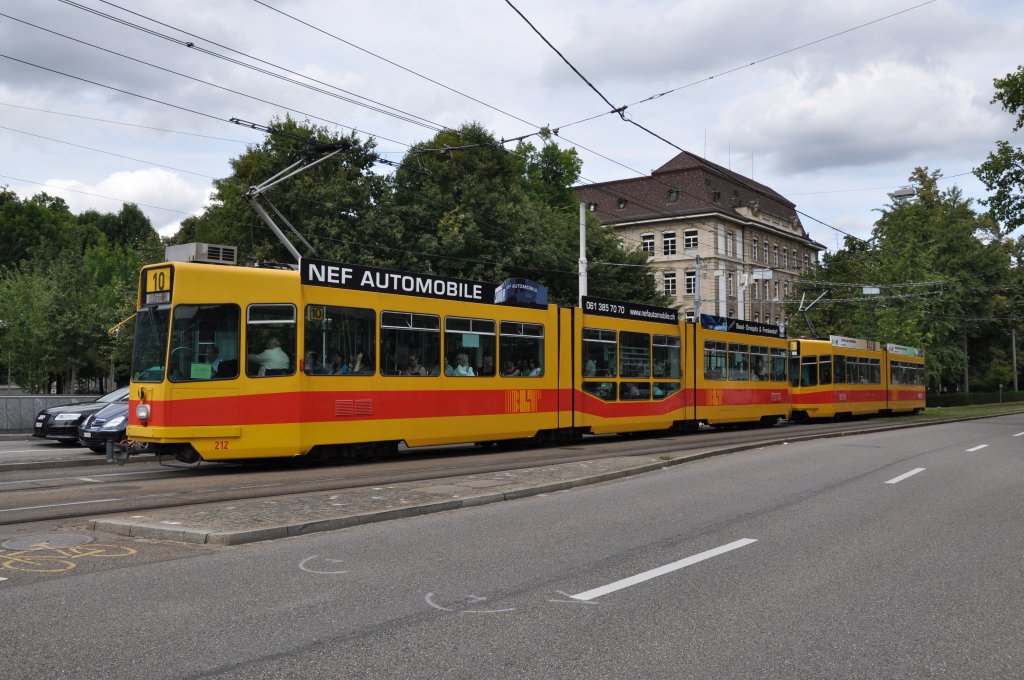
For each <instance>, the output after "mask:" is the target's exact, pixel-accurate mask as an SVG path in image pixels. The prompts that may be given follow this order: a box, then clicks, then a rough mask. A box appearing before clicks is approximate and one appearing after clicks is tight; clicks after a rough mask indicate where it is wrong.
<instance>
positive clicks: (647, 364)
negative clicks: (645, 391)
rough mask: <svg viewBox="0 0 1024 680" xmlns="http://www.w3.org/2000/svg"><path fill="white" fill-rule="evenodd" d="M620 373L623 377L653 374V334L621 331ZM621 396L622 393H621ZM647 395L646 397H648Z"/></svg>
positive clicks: (641, 376)
mask: <svg viewBox="0 0 1024 680" xmlns="http://www.w3.org/2000/svg"><path fill="white" fill-rule="evenodd" d="M619 362H620V365H619V375H621V376H622V377H623V378H649V377H650V376H651V336H650V335H648V334H647V333H633V332H629V331H622V332H621V333H619ZM620 398H621V394H620ZM646 398H647V397H644V399H646Z"/></svg>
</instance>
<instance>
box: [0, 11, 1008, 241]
mask: <svg viewBox="0 0 1024 680" xmlns="http://www.w3.org/2000/svg"><path fill="white" fill-rule="evenodd" d="M513 4H514V5H515V6H516V8H518V9H519V11H521V12H522V13H523V15H525V16H526V17H527V18H528V19H529V20H530V21H531V22H532V23H533V25H534V26H536V28H537V29H538V30H539V31H540V32H541V33H542V34H543V35H544V36H545V37H546V38H547V39H548V40H549V41H550V42H551V43H552V44H553V45H554V46H555V47H557V48H558V49H559V50H560V51H561V52H562V54H564V55H565V57H566V58H567V59H568V60H569V61H571V62H572V63H573V65H575V66H576V68H577V69H579V71H580V72H581V73H582V74H583V75H584V76H586V78H587V79H588V80H589V81H590V82H591V83H592V84H593V85H594V86H595V87H596V89H597V90H599V91H600V92H601V93H602V94H603V95H604V96H605V97H606V98H607V99H608V100H609V101H611V102H612V103H613V104H615V105H616V106H622V105H629V107H628V109H627V110H626V111H627V115H628V116H629V117H631V118H632V119H633V120H635V121H636V122H638V123H640V124H642V125H643V126H645V127H647V128H649V129H651V130H652V131H654V132H656V133H658V134H659V135H660V136H662V137H664V138H665V139H667V140H669V141H670V142H672V143H673V144H675V145H677V146H679V147H682V148H684V149H686V150H688V151H691V152H693V153H696V154H698V155H703V156H706V157H707V158H709V159H710V160H712V161H715V162H717V163H720V164H722V165H725V166H729V167H731V168H732V169H733V170H736V171H738V172H740V173H743V174H745V175H752V176H753V177H754V178H755V179H756V180H758V181H759V182H762V183H765V184H767V185H769V186H771V187H772V188H774V189H776V190H777V191H779V192H780V193H782V194H783V195H785V196H787V197H788V198H789V199H790V200H792V201H793V202H794V203H796V205H797V208H798V209H799V210H800V211H801V212H803V213H805V215H807V216H810V217H804V218H803V222H804V226H805V227H806V228H807V229H808V231H809V232H810V234H811V236H812V237H813V238H815V239H816V240H818V241H819V242H821V243H823V244H825V245H826V246H828V247H830V248H835V247H836V246H837V245H838V244H840V243H841V239H842V233H841V232H846V233H851V234H854V235H858V236H865V235H867V234H868V233H869V232H870V230H871V225H872V223H873V222H874V220H875V219H876V216H877V212H875V211H876V210H877V209H878V208H880V207H882V206H884V205H885V204H886V203H888V202H889V201H890V199H889V197H888V194H889V193H890V192H892V191H894V190H895V189H897V188H899V187H900V186H902V185H904V184H906V181H907V177H908V175H909V174H910V173H911V171H912V170H913V169H914V168H915V167H917V166H927V167H928V168H930V169H933V170H935V169H938V170H941V171H942V173H943V175H944V179H943V182H942V186H944V187H948V186H953V185H956V186H959V187H960V188H962V189H963V191H964V192H965V194H966V195H967V196H971V197H975V198H983V197H984V195H985V193H984V188H983V187H982V186H981V185H980V184H979V183H978V182H977V180H975V179H974V178H973V177H972V176H971V175H970V172H971V170H972V169H973V168H974V167H976V166H977V165H978V164H980V163H981V162H982V161H984V159H985V156H986V154H987V153H988V152H989V151H990V150H991V149H992V148H993V147H994V142H995V140H997V139H1009V140H1011V141H1013V142H1014V143H1016V144H1020V143H1021V136H1020V135H1019V134H1018V135H1014V134H1013V133H1012V126H1013V120H1012V118H1011V117H1010V116H1009V115H1007V114H1005V113H1004V112H1002V111H1001V110H1000V109H999V108H998V106H995V105H992V104H990V100H991V98H992V94H993V90H992V79H993V78H994V77H1002V76H1004V75H1006V74H1007V73H1009V72H1011V71H1013V70H1015V69H1016V68H1017V66H1018V64H1019V63H1024V55H1022V52H1021V48H1020V36H1022V35H1024V6H1022V5H1021V4H1020V3H1019V2H1017V1H1015V0H932V1H931V2H922V0H906V1H905V2H898V1H894V0H818V1H817V2H805V1H804V0H768V1H766V0H720V1H719V2H715V3H709V2H701V1H698V0H587V1H584V0H563V1H562V2H559V3H553V2H549V1H548V0H513ZM185 42H188V43H191V45H192V46H188V45H185V44H183V43H185ZM204 51H205V52H204ZM115 52H116V53H119V54H114V53H115ZM209 52H213V53H216V54H217V55H222V56H225V57H230V58H232V59H234V60H238V61H243V62H245V63H247V64H251V65H254V66H257V67H259V68H260V69H262V70H267V71H273V72H274V73H278V74H282V75H287V76H288V77H289V78H293V79H299V76H295V75H289V74H288V73H286V72H285V71H282V70H280V69H288V70H289V71H291V72H294V73H297V74H301V75H302V76H307V77H309V78H313V79H315V80H317V81H320V82H319V84H317V83H311V81H308V80H307V81H306V82H307V83H309V84H312V85H314V86H315V87H316V88H317V89H319V90H320V91H321V92H316V91H314V90H313V89H310V88H307V87H302V86H299V85H296V84H293V83H288V82H285V81H283V80H281V79H277V78H274V77H271V76H269V75H266V74H264V73H260V72H258V71H256V70H254V69H249V68H245V67H243V66H239V65H237V64H233V63H231V62H229V61H228V60H227V59H222V58H219V57H218V56H211V55H210V54H209ZM257 60H260V61H257ZM389 62H390V63H389ZM712 76H713V77H712ZM432 81H433V82H432ZM664 92H668V94H664V95H663V96H661V97H656V98H653V99H651V97H653V96H654V95H657V94H659V93H664ZM369 100H372V102H374V103H371V102H370V101H369ZM353 102H357V103H353ZM374 109H376V110H374ZM382 110H383V111H384V112H382ZM608 111H609V106H608V105H607V104H606V103H605V102H604V101H603V100H602V99H601V97H600V96H599V95H598V94H597V93H595V92H594V91H593V90H592V89H591V88H590V87H589V86H588V85H587V84H586V83H584V82H583V80H582V79H581V78H580V77H579V76H577V75H576V74H574V73H573V72H572V71H571V70H570V69H569V67H568V66H566V65H565V63H564V62H563V61H562V60H561V59H559V57H558V56H557V55H556V54H555V53H554V52H553V51H552V49H551V48H550V47H548V46H547V45H546V44H544V42H543V41H542V40H541V38H540V37H538V35H537V34H536V33H535V32H534V31H533V30H532V29H531V28H530V26H528V25H527V24H526V22H525V21H524V20H523V19H522V18H521V17H520V16H519V15H518V14H517V13H516V12H515V10H514V9H513V8H512V7H510V6H509V4H508V3H506V2H504V1H503V0H472V1H471V0H433V1H432V2H429V3H428V2H417V1H414V0H404V1H399V0H375V1H374V2H358V3H357V2H350V1H348V0H342V1H338V2H324V1H322V0H321V1H320V2H316V1H314V0H220V1H218V2H206V1H201V0H179V2H175V3H166V2H156V1H155V0H134V1H132V2H128V0H117V1H116V2H114V3H112V2H104V1H103V0H76V1H74V2H72V1H70V0H66V1H61V0H5V1H4V2H3V3H0V186H2V185H6V186H8V187H9V188H10V189H12V190H14V191H15V192H17V193H18V194H19V195H22V196H31V195H33V194H35V193H38V192H40V191H46V192H48V193H50V194H55V195H60V196H62V197H63V198H65V200H66V201H67V202H68V204H69V205H70V206H71V207H72V210H74V211H75V212H79V211H81V210H85V209H87V208H94V209H96V210H100V211H104V212H106V211H117V210H118V209H120V205H121V202H122V201H133V202H136V203H138V204H139V205H140V207H142V209H143V210H144V211H145V212H146V214H147V215H149V217H150V218H151V220H152V221H153V224H154V225H155V226H157V228H158V229H159V230H160V232H161V233H163V234H170V233H173V232H174V231H175V229H176V227H177V224H178V222H179V221H180V220H181V219H183V218H184V217H185V216H187V215H189V214H193V213H196V212H197V211H199V210H201V208H202V206H203V203H204V201H205V200H206V199H207V197H208V195H209V191H210V182H211V179H212V178H215V177H224V176H226V175H228V174H229V173H230V168H229V164H228V162H229V160H230V159H231V158H232V157H234V156H237V155H238V154H240V153H242V152H243V151H244V150H245V145H246V144H247V143H254V142H258V141H260V140H261V139H262V133H259V132H256V131H253V130H249V129H245V128H243V127H239V126H237V125H233V124H231V123H229V122H227V121H228V119H230V118H240V119H243V120H247V121H253V122H257V123H264V124H265V123H267V122H268V121H269V120H270V119H271V118H272V117H274V116H283V115H284V114H285V113H287V112H290V113H291V115H292V116H293V117H297V118H300V119H301V118H306V117H309V118H311V119H313V120H314V121H315V122H319V123H322V124H325V125H328V126H329V127H332V128H337V129H339V130H342V131H346V132H347V131H348V130H349V129H350V128H355V129H357V130H358V131H359V132H360V133H361V134H366V135H372V136H374V137H376V138H377V140H378V148H379V149H380V150H381V151H382V152H384V154H385V156H386V157H387V158H389V159H392V160H396V161H397V160H400V159H401V158H402V156H403V154H404V152H405V150H406V149H407V148H408V146H409V145H411V144H414V143H417V142H421V141H424V140H426V139H429V138H430V137H432V136H433V134H434V132H435V131H436V130H437V129H438V128H440V127H444V126H447V127H454V126H458V125H460V124H462V123H464V122H467V121H478V122H480V123H482V124H483V125H485V126H486V127H487V128H489V129H490V130H492V131H493V132H494V134H495V135H496V136H498V137H501V138H512V137H518V136H520V135H524V134H529V133H533V132H536V131H537V129H538V127H540V126H550V127H552V128H558V130H559V134H560V138H559V143H560V144H562V145H576V146H578V147H579V152H580V155H581V157H582V159H583V161H584V165H583V176H584V178H585V180H586V181H590V182H600V181H607V180H613V179H621V178H625V177H633V176H636V175H637V174H647V173H649V172H650V171H651V170H652V169H654V168H657V167H658V166H660V165H661V164H663V163H664V162H665V161H667V160H668V159H670V158H671V157H672V156H674V155H675V154H676V153H677V150H676V149H675V148H673V147H672V146H670V145H669V144H667V143H666V142H665V141H661V140H659V139H657V138H656V137H654V136H651V135H649V134H647V133H645V132H643V131H642V130H640V129H639V128H637V127H635V126H633V125H631V124H628V123H625V122H623V121H622V120H621V119H620V118H619V117H618V116H615V115H601V114H606V112H608ZM595 116H596V117H595ZM592 117H594V118H592ZM584 119H590V120H586V121H585V122H577V121H581V120H584ZM380 170H381V172H386V171H387V170H388V168H387V167H386V166H381V167H380ZM815 220H817V221H815ZM822 223H824V224H822ZM825 225H830V226H831V227H835V228H836V229H832V228H830V226H825ZM837 230H841V232H840V231H837Z"/></svg>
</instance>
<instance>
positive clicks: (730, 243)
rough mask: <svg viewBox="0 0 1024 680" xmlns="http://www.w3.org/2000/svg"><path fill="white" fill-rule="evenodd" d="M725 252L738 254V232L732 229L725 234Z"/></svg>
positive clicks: (733, 254)
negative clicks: (735, 232)
mask: <svg viewBox="0 0 1024 680" xmlns="http://www.w3.org/2000/svg"><path fill="white" fill-rule="evenodd" d="M725 254H726V255H732V256H733V257H735V256H736V234H734V233H732V232H731V231H730V232H727V233H726V235H725Z"/></svg>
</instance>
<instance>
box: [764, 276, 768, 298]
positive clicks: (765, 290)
mask: <svg viewBox="0 0 1024 680" xmlns="http://www.w3.org/2000/svg"><path fill="white" fill-rule="evenodd" d="M764 299H765V300H767V299H768V280H767V279H765V282H764Z"/></svg>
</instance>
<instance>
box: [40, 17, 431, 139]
mask: <svg viewBox="0 0 1024 680" xmlns="http://www.w3.org/2000/svg"><path fill="white" fill-rule="evenodd" d="M59 2H62V3H64V4H66V5H68V6H71V7H75V8H77V9H81V10H83V11H86V12H89V13H91V14H94V15H96V16H98V17H101V18H104V19H107V20H110V21H113V22H116V23H118V24H121V25H123V26H126V27H128V28H132V29H135V30H139V31H142V32H144V33H147V34H149V35H152V36H154V37H157V38H160V39H163V40H166V41H168V42H171V43H174V44H176V45H179V46H182V47H186V48H188V49H190V50H192V51H195V52H199V53H201V54H205V55H208V56H211V57H214V58H216V59H221V60H223V61H226V62H228V63H231V64H235V65H237V66H241V67H242V68H246V69H249V70H252V71H255V72H257V73H261V74H264V75H267V76H270V77H272V78H277V79H279V80H282V81H284V82H287V83H290V84H293V85H297V86H299V87H304V88H307V89H310V90H312V91H314V92H317V93H319V94H323V95H326V96H329V97H334V98H336V99H340V100H342V101H345V102H348V103H350V104H354V105H356V106H361V107H363V108H366V109H368V110H370V111H374V112H376V113H381V114H383V115H387V116H391V117H393V118H396V119H398V120H401V121H404V122H408V123H412V124H414V125H420V126H423V127H426V128H428V129H430V130H433V131H435V132H437V131H440V130H442V129H444V126H443V125H441V124H439V123H435V122H433V121H431V120H428V119H426V118H423V117H421V116H417V115H415V114H412V113H409V112H408V111H404V110H402V109H399V108H397V107H394V106H390V105H388V104H384V103H382V102H379V101H376V100H374V99H371V98H369V97H365V96H363V95H360V94H357V93H355V92H352V91H350V90H346V89H344V88H341V87H338V86H336V85H332V84H330V83H327V82H324V81H322V80H318V79H316V78H313V77H312V76H307V75H305V74H302V73H299V72H298V71H295V70H292V69H289V68H286V67H284V66H280V65H278V64H274V63H272V62H269V61H266V60H264V59H260V58H258V57H254V56H252V55H250V54H246V53H245V52H242V51H240V50H236V49H234V48H231V47H227V46H225V45H221V44H220V43H216V42H214V41H212V40H209V39H207V38H203V37H201V36H198V35H195V34H193V33H189V32H187V31H184V30H182V29H180V28H177V27H175V26H171V25H170V24H166V23H163V22H160V21H157V20H155V19H152V18H150V17H147V16H145V15H144V14H140V13H138V12H135V11H132V10H130V9H127V8H124V7H121V6H119V5H115V4H114V3H111V2H106V3H105V4H108V5H110V6H112V7H116V8H118V9H120V10H122V11H125V12H128V13H130V14H133V15H135V16H138V17H142V18H144V19H146V20H148V21H152V22H153V23H156V24H159V25H161V26H165V27H167V28H170V29H172V30H175V31H178V32H180V33H183V34H185V35H188V36H190V37H193V38H196V39H197V40H202V41H203V42H207V43H210V44H211V45H216V46H217V47H220V48H221V49H225V50H228V51H230V52H233V53H235V54H238V55H241V56H244V57H245V58H247V59H251V60H253V61H256V62H259V63H261V64H266V65H268V66H271V67H273V68H275V69H278V70H280V71H284V72H285V73H290V74H292V75H295V76H298V77H300V78H304V79H306V80H309V81H311V82H313V83H317V84H319V85H323V86H325V87H328V88H331V89H332V90H336V91H337V92H341V93H344V94H345V95H350V96H343V95H341V94H337V93H335V92H330V91H327V90H324V89H322V88H319V87H316V86H313V85H310V84H309V83H306V82H302V81H300V80H296V79H295V78H290V77H288V76H283V75H281V74H280V73H275V72H273V71H270V70H268V69H265V68H261V67H259V66H255V65H253V64H249V63H246V62H244V61H242V60H239V59H235V58H233V57H229V56H227V55H224V54H220V53H218V52H215V51H213V50H210V49H207V48H204V47H201V46H199V45H197V44H195V43H194V42H192V41H187V40H182V39H180V38H175V37H173V36H170V35H167V34H164V33H161V32H159V31H155V30H153V29H150V28H146V27H144V26H141V25H139V24H135V23H133V22H131V21H127V20H125V19H122V18H120V17H116V16H114V15H111V14H107V13H106V12H101V11H99V10H97V9H95V8H92V7H87V6H85V5H82V4H80V3H77V2H74V1H73V0H59ZM44 30H45V29H44ZM352 97H356V98H357V99H353V98H352Z"/></svg>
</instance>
